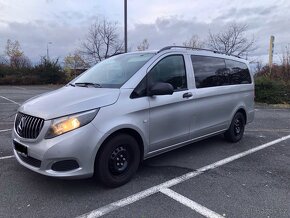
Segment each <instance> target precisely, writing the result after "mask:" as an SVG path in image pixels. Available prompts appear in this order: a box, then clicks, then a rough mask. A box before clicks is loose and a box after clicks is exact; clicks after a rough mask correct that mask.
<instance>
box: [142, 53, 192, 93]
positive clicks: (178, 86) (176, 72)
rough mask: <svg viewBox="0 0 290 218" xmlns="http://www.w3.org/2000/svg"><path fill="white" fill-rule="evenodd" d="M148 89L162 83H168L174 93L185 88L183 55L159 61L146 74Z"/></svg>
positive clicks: (171, 56)
mask: <svg viewBox="0 0 290 218" xmlns="http://www.w3.org/2000/svg"><path fill="white" fill-rule="evenodd" d="M147 78H148V79H147V82H148V87H149V88H150V87H151V86H152V85H154V84H156V83H158V82H163V83H170V84H171V85H172V86H173V88H174V91H181V90H184V89H186V88H187V82H186V72H185V63H184V59H183V55H170V56H167V57H165V58H163V59H162V60H161V61H159V62H158V63H157V64H156V65H155V66H154V67H153V68H152V69H151V70H150V72H149V73H148V76H147Z"/></svg>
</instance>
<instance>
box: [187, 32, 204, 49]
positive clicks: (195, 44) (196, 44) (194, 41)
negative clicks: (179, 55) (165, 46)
mask: <svg viewBox="0 0 290 218" xmlns="http://www.w3.org/2000/svg"><path fill="white" fill-rule="evenodd" d="M183 45H184V46H186V47H191V48H203V47H204V43H203V42H202V41H201V40H200V39H199V37H198V36H197V35H193V36H192V37H191V38H190V39H189V40H188V41H185V42H184V43H183Z"/></svg>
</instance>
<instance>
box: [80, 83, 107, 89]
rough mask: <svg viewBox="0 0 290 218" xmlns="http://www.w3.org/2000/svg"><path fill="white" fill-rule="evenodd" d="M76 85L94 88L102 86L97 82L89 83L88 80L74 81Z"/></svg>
mask: <svg viewBox="0 0 290 218" xmlns="http://www.w3.org/2000/svg"><path fill="white" fill-rule="evenodd" d="M75 85H76V86H80V87H88V86H93V87H95V88H101V87H102V86H101V85H100V84H98V83H89V82H84V83H75Z"/></svg>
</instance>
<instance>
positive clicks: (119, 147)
mask: <svg viewBox="0 0 290 218" xmlns="http://www.w3.org/2000/svg"><path fill="white" fill-rule="evenodd" d="M139 163H140V149H139V146H138V142H137V141H136V140H135V138H134V137H132V136H130V135H127V134H119V135H116V136H114V137H113V138H111V139H110V140H109V141H107V142H106V143H105V144H104V145H103V146H102V148H101V150H100V153H99V154H98V159H97V160H96V164H95V172H96V176H97V178H98V180H99V181H100V182H101V183H102V184H103V185H105V186H108V187H118V186H121V185H123V184H125V183H127V182H128V181H129V180H130V179H131V178H132V177H133V175H134V174H135V172H136V171H137V169H138V166H139Z"/></svg>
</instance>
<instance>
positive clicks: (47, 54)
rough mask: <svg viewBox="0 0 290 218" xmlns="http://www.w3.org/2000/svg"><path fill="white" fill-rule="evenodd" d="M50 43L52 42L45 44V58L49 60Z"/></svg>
mask: <svg viewBox="0 0 290 218" xmlns="http://www.w3.org/2000/svg"><path fill="white" fill-rule="evenodd" d="M51 44H52V42H48V43H47V44H46V58H47V60H48V61H49V50H48V45H51Z"/></svg>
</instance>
